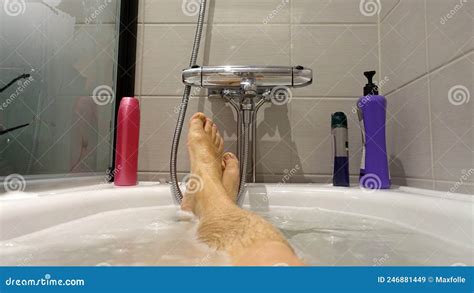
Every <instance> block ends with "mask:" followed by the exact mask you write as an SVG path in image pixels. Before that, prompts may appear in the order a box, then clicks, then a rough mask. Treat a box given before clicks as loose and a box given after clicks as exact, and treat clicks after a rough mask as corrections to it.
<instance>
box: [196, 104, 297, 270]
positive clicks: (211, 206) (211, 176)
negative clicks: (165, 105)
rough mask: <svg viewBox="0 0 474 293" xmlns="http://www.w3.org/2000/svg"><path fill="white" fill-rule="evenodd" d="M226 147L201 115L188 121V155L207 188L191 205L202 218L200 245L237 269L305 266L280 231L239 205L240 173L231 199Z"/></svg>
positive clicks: (212, 126)
mask: <svg viewBox="0 0 474 293" xmlns="http://www.w3.org/2000/svg"><path fill="white" fill-rule="evenodd" d="M218 138H219V139H218ZM222 146H223V142H222V138H221V137H220V134H219V132H218V131H217V128H216V127H215V125H214V123H213V122H212V121H211V120H209V119H208V118H206V116H205V115H204V114H202V113H197V114H195V115H194V116H193V117H192V118H191V120H190V127H189V135H188V151H189V155H190V160H191V173H192V174H194V175H197V176H199V177H200V178H202V182H203V186H202V187H203V188H202V190H200V191H198V192H196V193H195V194H194V203H193V204H194V207H193V211H194V212H195V213H196V215H197V216H198V217H199V218H200V224H199V228H198V237H199V239H200V240H202V241H203V242H205V243H207V244H208V245H209V246H211V247H214V248H217V249H219V250H223V251H226V252H228V253H229V255H230V256H231V258H232V261H233V263H234V264H236V265H276V264H287V265H303V263H302V262H301V261H300V260H299V259H298V258H297V256H296V255H295V254H294V252H293V250H292V249H291V247H290V245H289V244H288V242H287V241H286V239H285V238H284V236H283V235H282V234H281V233H280V232H279V231H278V230H277V229H275V228H274V227H273V226H272V225H271V224H270V223H268V222H267V221H265V220H264V219H263V218H261V217H260V216H258V215H256V214H254V213H252V212H249V211H246V210H243V209H241V208H239V207H238V206H237V205H236V203H235V198H236V190H237V188H238V186H236V183H235V182H237V184H238V173H237V177H235V176H234V177H233V178H227V179H228V181H227V182H233V183H229V184H228V186H229V187H230V188H233V191H232V192H233V193H231V194H229V191H228V190H226V188H225V186H224V184H223V181H224V178H223V174H224V172H225V170H226V168H222V166H223V163H222V159H223V155H222V149H223V147H222ZM227 157H228V160H229V161H228V163H229V164H231V163H232V164H234V163H235V161H231V160H230V159H234V158H235V156H233V155H231V156H227ZM230 157H233V158H230ZM224 159H225V158H224ZM224 164H225V161H224ZM229 168H230V165H229ZM223 169H224V170H223ZM227 179H226V180H227ZM232 184H233V185H232Z"/></svg>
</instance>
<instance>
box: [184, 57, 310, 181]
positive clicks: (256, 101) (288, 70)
mask: <svg viewBox="0 0 474 293" xmlns="http://www.w3.org/2000/svg"><path fill="white" fill-rule="evenodd" d="M182 77H183V83H184V84H185V85H187V86H195V87H201V88H207V89H208V90H209V96H217V97H221V98H223V99H225V100H226V101H227V102H228V103H229V104H231V105H232V107H233V108H234V110H235V111H236V113H237V156H238V157H239V160H240V164H241V165H240V171H241V173H240V174H243V176H245V177H246V178H247V177H248V178H247V179H246V181H247V182H256V165H257V160H256V139H257V135H256V133H257V122H256V121H257V119H256V118H257V112H258V110H259V109H260V107H261V106H262V105H263V104H264V103H265V102H269V101H272V93H273V90H274V89H276V88H290V87H304V86H307V85H310V84H311V83H312V82H313V71H312V70H311V69H309V68H305V67H303V66H295V67H290V66H192V67H191V68H188V69H185V70H183V74H182ZM275 98H277V97H275ZM247 161H248V162H247ZM247 165H248V166H250V170H247Z"/></svg>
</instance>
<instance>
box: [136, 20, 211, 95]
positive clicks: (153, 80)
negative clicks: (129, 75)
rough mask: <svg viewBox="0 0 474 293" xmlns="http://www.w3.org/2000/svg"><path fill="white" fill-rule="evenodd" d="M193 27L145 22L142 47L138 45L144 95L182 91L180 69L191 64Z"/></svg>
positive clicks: (180, 92) (178, 92)
mask: <svg viewBox="0 0 474 293" xmlns="http://www.w3.org/2000/svg"><path fill="white" fill-rule="evenodd" d="M194 30H195V28H194V26H193V25H145V29H144V37H143V48H140V47H139V48H138V50H139V52H140V51H142V53H141V54H142V55H141V56H142V57H141V59H142V60H141V61H142V63H141V65H140V66H138V68H137V70H141V71H142V74H143V75H142V89H141V93H140V94H141V95H149V96H152V95H164V96H166V95H171V96H177V95H182V93H183V85H182V82H181V72H182V70H183V69H184V68H187V67H189V58H190V54H191V50H192V46H193V40H194ZM203 42H204V40H203ZM202 52H203V50H201V54H200V56H201V57H200V58H199V60H200V61H199V62H202Z"/></svg>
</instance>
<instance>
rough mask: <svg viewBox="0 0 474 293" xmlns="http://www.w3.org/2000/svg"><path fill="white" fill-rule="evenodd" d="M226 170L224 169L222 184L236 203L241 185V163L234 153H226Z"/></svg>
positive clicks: (224, 163)
mask: <svg viewBox="0 0 474 293" xmlns="http://www.w3.org/2000/svg"><path fill="white" fill-rule="evenodd" d="M222 164H223V167H224V170H223V171H222V184H223V185H224V188H225V190H227V193H228V194H229V196H230V199H231V200H232V201H233V202H234V203H236V202H237V195H238V193H239V185H240V165H239V160H238V159H237V157H236V156H235V155H234V154H233V153H225V154H224V159H223V160H222Z"/></svg>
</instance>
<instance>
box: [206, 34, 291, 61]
mask: <svg viewBox="0 0 474 293" xmlns="http://www.w3.org/2000/svg"><path fill="white" fill-rule="evenodd" d="M289 62H290V29H289V26H288V25H214V26H213V27H212V39H211V41H210V45H209V47H208V51H207V54H206V62H205V63H206V64H210V65H248V64H249V65H271V64H273V65H289Z"/></svg>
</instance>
